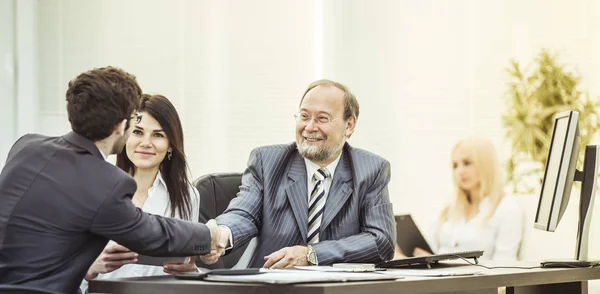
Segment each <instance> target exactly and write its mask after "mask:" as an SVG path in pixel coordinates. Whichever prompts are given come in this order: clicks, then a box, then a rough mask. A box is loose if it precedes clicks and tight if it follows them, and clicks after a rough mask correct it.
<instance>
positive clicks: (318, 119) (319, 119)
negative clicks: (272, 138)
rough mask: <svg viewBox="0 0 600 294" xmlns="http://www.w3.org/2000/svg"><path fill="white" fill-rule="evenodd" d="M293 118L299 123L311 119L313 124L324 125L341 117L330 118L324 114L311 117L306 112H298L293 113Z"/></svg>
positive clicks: (307, 121)
mask: <svg viewBox="0 0 600 294" xmlns="http://www.w3.org/2000/svg"><path fill="white" fill-rule="evenodd" d="M294 118H295V119H296V122H297V123H299V124H308V123H309V122H310V121H311V120H313V122H314V123H315V124H318V125H325V124H328V123H330V122H333V121H336V120H338V119H340V118H341V117H338V118H333V119H332V118H331V117H329V116H327V115H325V114H319V115H317V116H315V117H312V116H311V115H310V114H308V113H307V112H299V113H296V114H294Z"/></svg>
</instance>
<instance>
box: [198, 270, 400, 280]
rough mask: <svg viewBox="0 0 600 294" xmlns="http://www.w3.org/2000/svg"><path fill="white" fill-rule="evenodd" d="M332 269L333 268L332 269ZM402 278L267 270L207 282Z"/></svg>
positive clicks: (396, 277)
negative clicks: (255, 273)
mask: <svg viewBox="0 0 600 294" xmlns="http://www.w3.org/2000/svg"><path fill="white" fill-rule="evenodd" d="M330 268H331V267H330ZM400 278H402V277H398V276H392V275H382V274H379V273H356V272H331V271H307V270H278V269H277V270H265V272H264V273H261V274H257V275H239V276H227V275H209V276H208V277H206V278H204V280H206V281H216V282H237V283H264V284H300V283H314V282H350V281H382V280H396V279H400Z"/></svg>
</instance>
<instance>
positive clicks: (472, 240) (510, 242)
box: [427, 196, 525, 260]
mask: <svg viewBox="0 0 600 294" xmlns="http://www.w3.org/2000/svg"><path fill="white" fill-rule="evenodd" d="M489 209H490V200H489V198H487V197H486V198H484V199H483V200H482V201H481V203H480V204H479V213H478V214H477V215H476V216H475V217H473V218H472V219H470V220H466V219H458V220H447V221H446V222H444V223H443V224H441V225H440V224H439V218H438V220H436V221H435V222H434V223H433V224H432V225H431V227H430V229H429V231H428V235H427V238H428V240H427V241H428V243H429V244H430V246H431V249H432V250H433V251H434V252H435V253H448V252H460V251H471V250H483V256H482V257H481V258H482V259H493V260H517V259H518V253H519V248H520V245H521V239H522V237H523V226H524V218H525V216H524V212H523V209H522V208H521V206H520V204H519V202H518V201H517V199H516V197H515V196H505V197H504V198H503V199H502V201H501V202H500V204H499V205H498V208H496V211H495V212H494V215H493V216H492V217H491V218H490V219H489V221H488V222H487V223H486V224H483V223H482V220H483V219H484V218H485V217H486V216H487V214H488V212H489Z"/></svg>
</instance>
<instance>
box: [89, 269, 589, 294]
mask: <svg viewBox="0 0 600 294" xmlns="http://www.w3.org/2000/svg"><path fill="white" fill-rule="evenodd" d="M482 264H483V265H486V266H515V267H530V266H536V265H539V262H489V261H488V262H482ZM458 266H460V267H461V268H465V269H466V268H470V269H475V270H478V271H481V272H482V274H481V275H472V276H457V277H435V278H433V277H405V278H403V279H399V280H393V281H381V282H348V283H314V284H297V285H269V284H242V283H220V282H205V281H188V280H178V279H175V278H174V277H172V276H159V277H141V278H127V279H114V280H98V281H92V282H91V283H90V292H92V293H149V294H152V293H168V292H177V293H200V292H201V293H220V294H221V293H223V294H227V293H298V294H301V293H310V294H321V293H322V294H353V293H377V294H387V293H399V290H401V293H408V294H410V293H458V292H460V293H469V292H472V293H497V292H496V291H497V290H496V288H498V287H505V286H506V287H515V289H517V288H518V287H522V286H533V287H536V286H537V285H547V284H556V285H558V284H561V283H562V284H565V283H574V284H577V283H579V282H581V281H587V280H595V279H600V267H595V268H552V269H546V268H544V269H542V268H536V269H513V268H503V269H485V268H482V267H476V266H471V265H462V264H461V265H458ZM585 285H586V286H585V289H586V290H585V292H587V284H585ZM523 288H527V287H523ZM530 288H531V287H530ZM511 291H512V290H511ZM545 292H548V291H547V290H546V291H545ZM569 292H570V291H569ZM585 292H584V293H585ZM514 293H542V292H539V290H536V291H531V292H519V291H515V292H514Z"/></svg>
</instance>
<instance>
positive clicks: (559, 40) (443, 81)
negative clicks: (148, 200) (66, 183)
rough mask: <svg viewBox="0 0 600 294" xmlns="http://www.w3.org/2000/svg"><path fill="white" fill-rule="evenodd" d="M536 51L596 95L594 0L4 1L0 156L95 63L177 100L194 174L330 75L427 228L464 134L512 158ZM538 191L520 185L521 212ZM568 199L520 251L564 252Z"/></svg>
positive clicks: (62, 112)
mask: <svg viewBox="0 0 600 294" xmlns="http://www.w3.org/2000/svg"><path fill="white" fill-rule="evenodd" d="M542 50H547V52H549V54H550V55H551V56H555V60H556V62H557V63H558V64H559V65H560V66H564V69H565V70H566V71H568V72H570V73H573V74H575V75H577V76H578V77H580V79H579V80H578V86H577V87H578V89H580V90H581V91H584V92H586V93H589V98H590V99H591V101H593V102H596V103H597V102H598V100H599V98H598V95H599V94H600V84H598V83H597V81H599V80H600V56H599V55H598V52H600V2H598V1H595V0H569V1H566V0H527V1H522V0H504V1H487V0H484V1H476V0H446V1H444V0H422V1H414V0H369V1H366V0H364V1H363V0H301V1H292V0H253V1H243V0H187V1H186V0H125V1H123V0H103V1H99V0H98V1H88V0H85V1H82V0H37V1H36V0H19V1H17V0H0V105H2V107H0V124H1V125H2V128H1V131H0V132H1V135H2V140H1V142H0V167H1V166H2V165H3V163H4V161H5V158H6V154H7V152H8V150H9V149H10V147H11V146H12V143H13V142H14V141H15V140H16V139H17V138H18V137H20V136H21V135H23V134H25V133H29V132H38V133H43V134H47V135H62V134H64V133H66V132H68V131H69V130H70V126H69V124H68V120H67V114H66V102H65V92H66V89H67V84H68V82H69V80H71V79H73V78H74V77H76V76H77V75H78V74H79V73H81V72H84V71H87V70H89V69H92V68H94V67H102V66H108V65H112V66H117V67H121V68H123V69H124V70H126V71H128V72H130V73H132V74H134V75H136V76H137V78H138V81H139V83H140V85H141V87H142V89H143V90H144V92H146V93H155V94H163V95H165V96H166V97H168V98H169V99H170V100H171V101H172V102H173V103H174V105H175V106H176V108H177V110H178V112H179V114H180V116H181V118H182V120H183V128H184V133H185V149H186V153H187V156H188V159H189V164H190V169H191V172H192V178H193V179H195V178H198V177H200V176H202V175H204V174H206V173H211V172H240V171H243V170H244V168H245V166H246V161H247V159H248V155H249V153H250V151H251V150H252V149H253V148H255V147H257V146H261V145H268V144H279V143H287V142H291V141H293V140H294V126H295V121H294V119H293V114H294V113H295V112H296V111H297V107H298V104H299V101H300V98H301V95H302V93H303V91H304V90H305V88H306V86H307V85H308V84H309V83H310V82H311V81H313V80H316V79H320V78H328V79H333V80H336V81H339V82H342V83H344V84H346V85H347V86H349V87H350V89H351V90H352V91H353V92H354V93H355V94H356V96H357V98H358V100H359V103H360V105H361V112H360V117H359V120H358V125H357V129H356V132H355V134H354V135H353V136H352V138H351V139H350V141H349V142H350V144H352V145H354V146H356V147H360V148H364V149H367V150H370V151H372V152H375V153H377V154H379V155H381V156H383V157H385V158H386V159H388V160H389V161H390V162H391V165H392V181H391V183H390V185H389V191H390V196H391V200H392V202H393V203H394V210H395V213H398V214H399V213H412V214H413V217H414V218H415V219H416V221H417V223H418V224H419V226H420V227H421V228H427V227H428V226H429V224H430V223H431V221H432V220H433V216H435V215H437V214H438V212H439V211H440V209H441V208H442V207H443V205H444V204H445V203H446V202H447V201H448V199H449V197H452V196H453V186H452V178H451V164H450V153H451V150H452V147H453V146H454V144H455V143H456V142H457V141H458V140H459V139H462V138H464V137H467V136H474V135H475V136H484V137H487V138H489V139H491V140H492V141H493V142H494V144H495V146H496V148H497V149H498V152H499V155H500V159H501V160H502V162H504V163H505V162H507V161H508V159H509V158H510V157H511V156H513V155H514V152H513V148H512V146H513V141H514V140H511V139H510V137H508V136H507V133H509V134H510V133H511V130H510V129H507V128H506V127H505V124H504V123H503V118H502V117H503V116H504V115H506V114H509V113H510V111H511V109H510V108H511V107H512V106H511V104H510V102H509V101H510V99H511V94H510V85H511V82H512V81H513V78H514V77H512V76H511V75H510V74H509V73H508V71H507V69H509V68H511V60H514V61H516V62H518V63H519V64H520V66H521V67H522V69H523V70H524V71H527V70H531V69H533V68H534V67H535V64H536V60H537V59H536V58H539V56H540V54H541V52H542ZM584 94H585V93H584ZM532 111H533V109H532ZM513 134H514V133H513ZM594 135H595V134H593V133H591V134H587V136H588V137H591V136H594ZM598 142H600V141H598V140H596V141H595V142H594V141H593V140H592V143H595V144H599V143H598ZM544 152H545V151H544ZM536 189H537V190H536ZM507 191H508V192H511V193H512V192H515V191H514V189H512V188H510V187H508V185H507ZM575 191H576V192H574V193H573V195H574V196H578V195H579V192H578V190H575ZM517 192H519V193H521V192H522V191H517ZM515 193H516V192H515ZM538 193H539V187H537V186H536V185H534V186H533V188H531V189H529V190H526V192H525V193H524V194H526V195H524V196H523V199H524V200H523V202H524V205H525V209H526V210H527V213H528V215H535V208H536V205H537V197H538V195H539V194H538ZM576 198H577V197H573V199H572V200H573V201H572V202H571V203H570V205H569V211H568V214H567V215H566V216H565V220H563V222H562V223H561V225H560V226H559V230H562V234H563V235H564V236H567V237H566V238H562V237H558V236H557V235H556V234H550V233H545V232H534V233H532V234H539V237H535V241H533V243H531V244H532V245H530V247H528V248H535V246H539V245H540V244H541V242H542V241H539V240H545V241H543V242H544V243H545V244H544V245H548V246H551V249H548V250H547V251H546V252H545V253H539V252H537V251H536V250H524V251H526V252H528V254H529V256H526V257H525V258H526V259H536V258H542V257H543V258H546V257H548V258H549V257H553V256H558V257H566V258H569V257H572V256H573V250H574V244H575V241H574V236H575V232H576V229H575V224H576V219H575V217H576V205H577V204H576V201H575V200H576ZM597 214H598V213H597ZM532 218H533V216H531V219H532ZM595 219H596V220H598V219H600V216H598V215H597V217H596V218H595ZM529 221H530V220H529V219H528V222H529ZM597 222H598V221H595V222H594V223H597ZM528 227H532V221H531V222H529V223H528ZM594 228H598V229H596V230H594ZM599 229H600V227H599V226H595V227H592V235H594V236H595V235H598V236H597V237H594V236H593V239H599V241H600V232H598V233H597V234H595V233H594V231H598V230H599ZM531 230H533V229H531ZM559 233H560V232H559ZM536 236H537V235H536ZM524 242H525V241H524ZM527 242H530V241H527ZM594 242H595V241H594ZM597 244H598V243H597V242H596V246H595V245H594V243H592V244H590V248H591V255H592V257H596V258H600V249H599V250H594V247H597V248H598V247H600V246H597ZM552 246H554V247H552ZM536 254H537V255H536ZM549 254H552V255H553V256H548V255H549ZM541 255H543V256H541Z"/></svg>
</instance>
